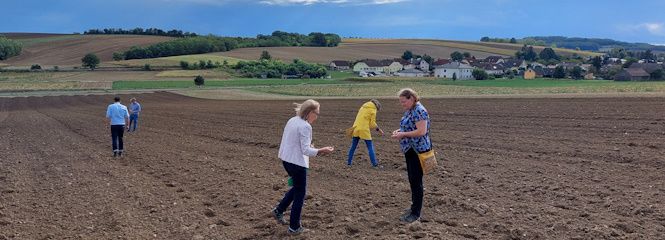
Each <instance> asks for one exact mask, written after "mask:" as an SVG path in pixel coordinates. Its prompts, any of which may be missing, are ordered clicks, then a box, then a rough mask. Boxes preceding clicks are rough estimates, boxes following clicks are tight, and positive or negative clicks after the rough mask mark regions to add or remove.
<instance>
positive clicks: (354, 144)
mask: <svg viewBox="0 0 665 240" xmlns="http://www.w3.org/2000/svg"><path fill="white" fill-rule="evenodd" d="M358 141H360V138H359V137H353V141H352V142H351V148H350V149H349V158H348V159H347V160H346V164H348V165H351V164H352V163H353V153H355V152H356V147H357V146H358ZM365 144H367V152H369V160H370V161H371V162H372V166H377V165H379V163H378V162H376V157H375V156H374V145H372V140H365Z"/></svg>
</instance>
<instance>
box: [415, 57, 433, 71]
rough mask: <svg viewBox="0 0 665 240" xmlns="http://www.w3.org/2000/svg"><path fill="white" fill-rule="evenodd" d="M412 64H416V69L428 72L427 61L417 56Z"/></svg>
mask: <svg viewBox="0 0 665 240" xmlns="http://www.w3.org/2000/svg"><path fill="white" fill-rule="evenodd" d="M413 64H415V65H416V68H417V69H420V70H422V71H428V72H429V63H427V61H425V60H422V59H420V58H419V59H418V60H416V61H415V62H414V63H413Z"/></svg>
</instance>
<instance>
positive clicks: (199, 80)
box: [194, 75, 205, 87]
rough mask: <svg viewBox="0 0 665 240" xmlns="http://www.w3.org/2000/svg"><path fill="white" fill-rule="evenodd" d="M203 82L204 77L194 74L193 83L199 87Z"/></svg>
mask: <svg viewBox="0 0 665 240" xmlns="http://www.w3.org/2000/svg"><path fill="white" fill-rule="evenodd" d="M204 84H205V79H204V78H203V77H202V76H201V75H199V76H196V77H195V78H194V85H196V86H199V87H201V86H203V85H204Z"/></svg>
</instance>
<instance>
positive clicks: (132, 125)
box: [127, 114, 139, 132]
mask: <svg viewBox="0 0 665 240" xmlns="http://www.w3.org/2000/svg"><path fill="white" fill-rule="evenodd" d="M138 125H139V115H138V114H130V115H129V128H127V131H128V132H134V131H136V126H138Z"/></svg>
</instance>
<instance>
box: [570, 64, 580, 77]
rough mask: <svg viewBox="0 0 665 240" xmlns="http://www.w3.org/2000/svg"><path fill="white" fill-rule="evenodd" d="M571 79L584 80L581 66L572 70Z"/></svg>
mask: <svg viewBox="0 0 665 240" xmlns="http://www.w3.org/2000/svg"><path fill="white" fill-rule="evenodd" d="M570 77H572V78H573V79H582V68H581V67H580V66H575V67H573V69H571V70H570Z"/></svg>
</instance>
